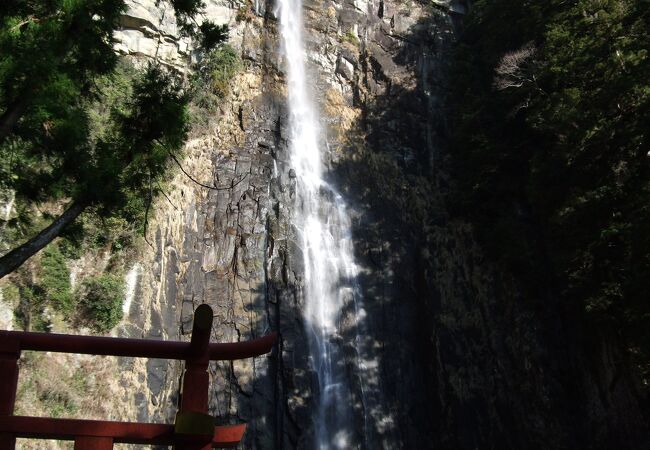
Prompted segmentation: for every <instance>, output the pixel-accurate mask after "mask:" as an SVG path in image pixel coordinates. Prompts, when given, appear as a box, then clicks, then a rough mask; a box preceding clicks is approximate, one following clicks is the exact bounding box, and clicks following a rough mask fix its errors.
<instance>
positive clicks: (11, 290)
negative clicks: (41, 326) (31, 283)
mask: <svg viewBox="0 0 650 450" xmlns="http://www.w3.org/2000/svg"><path fill="white" fill-rule="evenodd" d="M0 289H2V300H3V301H4V302H5V303H8V304H9V305H12V306H14V307H15V306H16V305H18V301H19V300H20V291H19V290H18V287H17V286H16V285H15V284H13V283H5V284H3V285H2V286H0Z"/></svg>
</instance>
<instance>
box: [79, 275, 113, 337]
mask: <svg viewBox="0 0 650 450" xmlns="http://www.w3.org/2000/svg"><path fill="white" fill-rule="evenodd" d="M124 295H125V291H124V283H123V281H122V279H121V278H120V277H117V276H115V275H111V274H104V275H101V276H98V277H90V278H87V279H85V280H84V282H83V283H82V286H81V289H80V290H79V291H78V292H77V297H78V299H77V302H78V304H79V313H80V317H81V321H82V322H84V323H86V324H88V325H89V326H90V327H92V328H93V329H94V330H95V331H97V332H99V333H106V332H108V331H110V330H111V329H112V328H114V327H115V325H117V324H118V323H119V322H120V320H121V319H122V304H123V302H124Z"/></svg>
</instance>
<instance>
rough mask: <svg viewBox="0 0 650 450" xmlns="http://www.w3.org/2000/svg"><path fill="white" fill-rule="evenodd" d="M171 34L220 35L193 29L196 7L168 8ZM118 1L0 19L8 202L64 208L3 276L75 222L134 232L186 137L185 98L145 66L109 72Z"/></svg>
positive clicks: (0, 152) (36, 6)
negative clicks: (101, 222)
mask: <svg viewBox="0 0 650 450" xmlns="http://www.w3.org/2000/svg"><path fill="white" fill-rule="evenodd" d="M172 4H173V6H174V9H175V11H176V14H177V21H178V23H179V25H180V27H181V29H182V30H183V31H184V32H186V33H188V34H192V35H194V36H196V37H197V38H200V39H201V42H202V43H203V44H204V45H205V46H215V45H217V44H218V43H219V42H221V41H223V39H224V38H225V37H226V34H227V28H226V27H223V26H216V25H214V24H211V23H209V22H204V23H203V24H202V25H200V26H199V25H196V23H195V21H194V20H193V17H194V16H196V15H197V14H198V13H199V12H200V10H201V8H202V6H203V4H202V2H200V1H199V0H174V1H172ZM124 10H125V2H124V1H123V0H92V1H68V0H57V1H52V2H34V1H30V0H12V1H9V2H4V3H3V5H2V7H0V55H2V56H0V111H1V115H0V160H2V166H1V168H0V171H1V174H2V177H1V180H2V181H1V182H0V183H1V184H2V185H1V186H0V188H1V189H2V190H11V191H14V192H15V195H16V199H17V201H27V202H39V203H44V202H67V206H66V208H65V210H64V212H63V213H61V214H59V215H58V216H57V217H55V218H53V220H52V222H51V223H50V224H49V225H48V226H46V227H45V228H43V229H42V230H41V231H40V232H38V233H37V234H36V235H35V236H26V237H28V238H29V240H28V241H27V242H24V243H22V244H20V245H19V246H17V247H16V248H14V249H12V250H11V251H9V252H8V253H7V254H5V255H4V256H2V257H1V258H0V277H2V276H4V275H6V274H7V273H10V272H12V271H14V270H15V269H16V268H17V267H19V266H20V265H21V264H23V263H24V261H25V260H26V259H28V258H29V257H31V256H32V255H33V254H34V253H36V252H37V251H38V250H40V249H41V248H43V247H44V246H45V245H47V244H48V243H49V242H51V241H52V239H54V238H55V237H56V236H58V235H60V234H61V233H62V232H63V230H64V229H65V228H66V227H68V225H70V224H71V223H73V222H75V220H77V218H78V217H79V215H80V214H82V213H83V212H86V213H92V214H94V215H97V216H98V217H101V218H113V217H117V218H122V219H124V220H125V221H127V222H139V223H142V221H143V220H142V219H143V217H146V212H145V211H146V209H147V208H148V205H149V204H150V201H151V197H152V194H153V192H154V190H155V189H156V186H157V184H158V182H159V181H160V179H161V178H162V176H163V175H164V173H165V171H166V169H167V167H168V166H169V162H170V161H172V159H173V158H174V153H175V152H176V151H178V150H179V149H180V148H181V146H182V144H183V142H184V140H185V137H186V133H187V130H188V116H187V104H188V101H189V95H188V93H187V92H186V90H185V89H184V88H183V86H182V85H181V83H180V82H179V81H178V80H177V78H176V77H175V76H174V75H173V74H171V73H168V72H167V71H166V70H164V69H162V68H161V67H159V66H156V65H150V66H149V67H148V68H147V69H146V70H145V71H144V72H142V73H135V72H134V71H128V70H125V69H124V68H123V67H122V68H120V66H118V59H117V56H116V55H115V53H114V50H113V32H114V31H115V30H116V29H117V28H118V26H119V19H120V16H121V14H122V13H123V12H124Z"/></svg>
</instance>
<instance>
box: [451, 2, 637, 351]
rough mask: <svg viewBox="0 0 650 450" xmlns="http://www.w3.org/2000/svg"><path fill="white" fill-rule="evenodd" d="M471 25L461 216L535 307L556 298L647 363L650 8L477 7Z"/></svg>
mask: <svg viewBox="0 0 650 450" xmlns="http://www.w3.org/2000/svg"><path fill="white" fill-rule="evenodd" d="M503 23H508V24H509V25H508V26H507V27H504V26H503ZM465 27H466V28H465V32H464V36H463V38H462V42H461V44H460V45H459V47H458V50H457V52H456V55H455V61H454V65H455V70H454V72H453V74H452V76H451V78H452V79H453V80H454V91H453V98H454V99H455V102H456V103H455V112H454V118H453V122H454V123H455V124H456V126H455V130H454V138H453V153H454V166H455V167H454V170H455V173H456V177H455V178H456V179H457V181H458V186H457V187H458V189H457V199H456V204H457V205H458V211H457V212H458V213H460V214H463V215H466V216H468V217H470V218H471V219H472V220H473V221H474V223H475V224H476V230H477V233H478V234H479V236H480V237H481V239H482V241H483V242H484V244H485V246H486V248H487V250H488V251H489V252H490V253H491V255H492V256H493V258H495V259H497V260H499V261H500V262H501V263H503V264H504V265H505V266H507V267H508V268H509V269H510V271H512V272H513V273H515V274H516V275H517V276H518V278H519V279H520V280H523V281H524V285H526V286H527V287H529V291H530V292H529V294H530V295H531V296H534V297H537V298H541V297H543V292H544V291H545V290H547V289H549V288H551V289H555V290H557V291H558V292H561V293H562V297H563V298H564V299H565V301H567V302H570V303H571V304H572V305H579V307H580V309H582V310H583V311H584V313H585V314H586V317H589V318H590V319H591V320H593V321H595V322H599V323H600V322H604V323H607V324H609V326H610V327H613V328H614V329H618V330H621V333H623V334H624V335H625V338H626V339H627V342H628V345H629V347H631V348H636V349H637V351H636V354H637V355H639V354H645V356H644V358H646V360H650V359H648V358H649V357H650V335H649V334H648V333H647V331H646V330H647V327H648V325H650V323H649V319H650V304H648V302H647V292H648V291H650V227H648V223H650V208H649V206H648V198H650V197H649V196H650V172H649V169H650V167H649V164H650V158H649V157H648V150H649V149H650V143H649V142H648V126H647V124H648V123H650V82H649V81H648V75H647V74H648V73H650V58H649V55H648V51H649V50H648V49H650V35H649V34H648V33H647V30H648V29H649V27H650V8H648V3H647V2H639V1H633V0H577V1H574V2H562V1H559V0H558V1H550V2H529V1H525V2H520V1H513V0H495V1H489V2H488V1H479V2H476V4H475V7H474V9H473V11H472V13H471V14H470V16H469V17H468V20H467V22H466V23H465Z"/></svg>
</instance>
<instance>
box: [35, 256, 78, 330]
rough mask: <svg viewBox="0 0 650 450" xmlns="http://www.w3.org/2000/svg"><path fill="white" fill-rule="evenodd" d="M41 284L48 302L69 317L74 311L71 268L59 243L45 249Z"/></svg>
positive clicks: (42, 260) (42, 259)
mask: <svg viewBox="0 0 650 450" xmlns="http://www.w3.org/2000/svg"><path fill="white" fill-rule="evenodd" d="M39 284H40V286H41V288H42V290H43V292H44V294H45V296H46V299H47V304H48V305H50V306H52V307H53V308H54V309H55V310H56V311H58V312H60V313H62V314H63V316H64V317H66V318H69V317H70V316H71V314H72V313H73V312H74V297H73V295H72V290H71V287H70V270H68V267H67V266H66V259H65V256H64V255H63V253H61V250H60V249H59V246H58V245H50V246H48V247H47V248H46V249H45V250H44V251H43V257H42V258H41V281H40V283H39Z"/></svg>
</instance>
